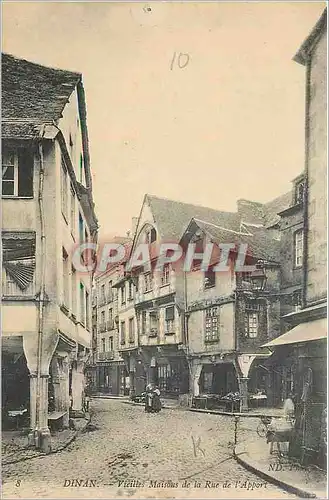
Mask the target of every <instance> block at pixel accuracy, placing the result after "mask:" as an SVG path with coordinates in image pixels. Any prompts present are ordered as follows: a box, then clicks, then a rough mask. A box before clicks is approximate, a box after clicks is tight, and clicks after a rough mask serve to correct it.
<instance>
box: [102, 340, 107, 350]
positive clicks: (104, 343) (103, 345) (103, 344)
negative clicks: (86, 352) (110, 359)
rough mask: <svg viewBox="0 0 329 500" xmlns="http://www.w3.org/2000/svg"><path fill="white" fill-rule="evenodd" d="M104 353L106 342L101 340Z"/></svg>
mask: <svg viewBox="0 0 329 500" xmlns="http://www.w3.org/2000/svg"><path fill="white" fill-rule="evenodd" d="M105 351H106V340H105V339H104V338H103V339H102V352H105Z"/></svg>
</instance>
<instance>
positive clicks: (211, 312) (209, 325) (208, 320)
mask: <svg viewBox="0 0 329 500" xmlns="http://www.w3.org/2000/svg"><path fill="white" fill-rule="evenodd" d="M218 316H219V311H218V307H210V308H209V309H206V312H205V342H217V341H218V340H219V317H218Z"/></svg>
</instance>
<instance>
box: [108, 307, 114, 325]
mask: <svg viewBox="0 0 329 500" xmlns="http://www.w3.org/2000/svg"><path fill="white" fill-rule="evenodd" d="M107 329H108V330H113V309H112V307H110V309H109V320H108V325H107Z"/></svg>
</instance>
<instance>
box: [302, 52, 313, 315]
mask: <svg viewBox="0 0 329 500" xmlns="http://www.w3.org/2000/svg"><path fill="white" fill-rule="evenodd" d="M310 89H311V60H310V58H309V57H308V56H307V58H306V89H305V188H304V200H303V203H304V206H303V217H304V233H303V246H304V252H303V297H302V302H303V307H306V297H307V292H306V289H307V266H308V262H307V261H308V189H309V186H308V183H309V155H310V116H309V109H310Z"/></svg>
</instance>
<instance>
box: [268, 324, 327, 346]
mask: <svg viewBox="0 0 329 500" xmlns="http://www.w3.org/2000/svg"><path fill="white" fill-rule="evenodd" d="M326 338H327V319H326V318H323V319H316V320H314V321H308V322H307V323H300V324H299V325H297V326H295V327H294V328H292V329H291V330H289V331H288V332H287V333H284V334H283V335H281V336H280V337H277V338H276V339H273V340H271V342H268V343H267V344H264V345H263V346H262V347H276V346H280V345H287V344H300V343H302V342H310V341H311V340H320V339H326Z"/></svg>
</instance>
